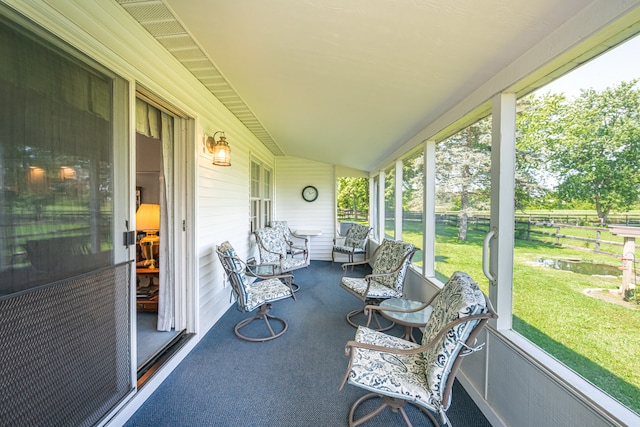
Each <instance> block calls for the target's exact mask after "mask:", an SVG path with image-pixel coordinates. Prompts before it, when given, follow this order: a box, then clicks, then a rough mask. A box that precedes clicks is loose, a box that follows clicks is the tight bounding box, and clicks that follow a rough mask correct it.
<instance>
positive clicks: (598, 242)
mask: <svg viewBox="0 0 640 427" xmlns="http://www.w3.org/2000/svg"><path fill="white" fill-rule="evenodd" d="M596 252H600V230H596Z"/></svg>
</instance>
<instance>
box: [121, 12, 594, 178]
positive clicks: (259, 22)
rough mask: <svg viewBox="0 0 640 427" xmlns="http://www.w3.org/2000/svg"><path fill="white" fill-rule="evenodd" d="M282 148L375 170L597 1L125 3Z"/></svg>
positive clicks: (274, 147)
mask: <svg viewBox="0 0 640 427" xmlns="http://www.w3.org/2000/svg"><path fill="white" fill-rule="evenodd" d="M118 1H119V2H120V3H121V4H122V6H123V7H124V8H125V9H126V10H127V11H129V12H130V13H131V15H132V16H133V17H134V18H135V19H136V20H138V21H139V22H140V23H141V24H142V25H143V26H144V27H145V28H146V29H147V30H148V31H149V32H150V33H151V34H152V35H153V36H154V37H156V39H157V40H158V41H159V42H160V43H162V44H163V45H164V46H165V47H166V48H167V49H168V50H169V51H171V53H173V55H174V56H175V57H176V58H178V60H180V61H181V62H182V63H183V64H184V65H185V67H187V68H188V69H189V70H190V71H191V72H192V73H193V74H194V75H195V76H196V77H198V78H199V79H200V81H201V82H202V83H203V84H204V85H205V86H206V87H207V88H208V89H209V90H211V92H212V93H213V94H214V95H216V96H217V97H218V98H219V99H220V100H221V101H222V102H223V103H224V104H225V105H227V107H228V108H229V109H230V110H231V111H232V112H233V113H234V114H235V115H236V116H237V117H238V118H239V119H240V120H241V121H243V122H244V123H245V124H246V125H247V127H248V128H249V129H250V130H251V131H252V132H253V133H254V134H255V135H256V137H257V138H259V139H260V140H261V141H262V142H263V143H264V144H265V145H266V146H267V147H268V148H269V149H270V150H271V151H272V152H273V153H274V154H275V155H278V156H280V155H288V156H295V157H300V158H305V159H311V160H316V161H320V162H325V163H330V164H337V165H341V166H346V167H351V168H355V169H360V170H364V171H370V170H372V169H373V168H374V167H376V166H378V165H379V164H380V162H381V161H383V160H384V159H385V158H386V157H387V156H389V155H390V154H391V153H393V152H394V151H395V150H396V149H397V148H398V147H400V146H402V145H403V144H405V143H406V142H407V141H408V140H409V139H410V138H411V137H413V136H414V135H416V134H417V133H418V132H419V131H420V130H422V129H423V128H425V127H426V126H427V125H428V124H430V123H431V122H433V121H434V120H435V119H437V118H438V117H439V116H440V115H441V114H442V113H443V112H445V111H447V110H449V109H450V108H452V107H453V106H455V105H456V104H458V103H459V102H460V101H462V100H463V99H465V98H466V97H467V96H469V95H470V94H471V93H472V92H473V91H474V90H476V89H477V88H479V87H481V86H482V85H483V84H484V83H486V82H487V80H489V79H490V78H491V77H493V76H494V75H495V74H496V73H498V72H499V71H500V70H501V69H503V68H504V67H506V66H507V65H509V64H511V63H512V62H513V61H514V60H516V59H517V58H518V57H520V56H521V55H523V54H524V53H525V52H526V51H527V50H529V49H530V48H531V47H532V46H534V45H535V44H536V43H538V42H539V41H540V40H542V39H543V38H545V37H546V36H547V35H549V34H550V33H551V32H553V31H554V30H555V29H557V27H559V26H561V25H562V24H563V23H564V22H566V21H568V20H570V19H571V17H573V16H575V15H576V14H577V13H578V12H579V11H581V10H582V9H584V8H585V7H587V6H588V5H589V4H590V3H592V1H589V0H563V1H557V0H536V1H531V0H484V1H472V0H350V1H343V0H269V1H264V0H188V1H185V0H157V1H153V0H151V1H149V0H118Z"/></svg>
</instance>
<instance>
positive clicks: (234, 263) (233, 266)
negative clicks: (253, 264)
mask: <svg viewBox="0 0 640 427" xmlns="http://www.w3.org/2000/svg"><path fill="white" fill-rule="evenodd" d="M216 252H217V253H218V257H219V258H220V263H221V264H222V268H224V271H225V273H226V274H227V277H228V278H229V283H231V289H232V290H233V294H234V296H235V297H236V301H237V303H238V309H239V310H241V311H250V310H249V308H248V306H247V301H248V295H247V283H248V282H247V276H246V274H245V268H246V266H245V264H244V263H243V262H242V261H241V260H240V258H238V255H237V254H236V251H235V249H233V246H231V243H229V242H222V243H221V244H220V246H218V247H217V248H216Z"/></svg>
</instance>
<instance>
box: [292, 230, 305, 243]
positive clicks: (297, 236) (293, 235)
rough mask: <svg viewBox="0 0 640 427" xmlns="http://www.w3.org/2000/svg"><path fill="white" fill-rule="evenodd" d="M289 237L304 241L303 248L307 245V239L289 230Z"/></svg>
mask: <svg viewBox="0 0 640 427" xmlns="http://www.w3.org/2000/svg"><path fill="white" fill-rule="evenodd" d="M289 235H290V236H291V237H295V238H296V239H300V240H304V245H305V246H307V244H308V243H309V239H308V238H307V237H305V236H301V235H300V234H297V233H296V232H295V231H291V230H289Z"/></svg>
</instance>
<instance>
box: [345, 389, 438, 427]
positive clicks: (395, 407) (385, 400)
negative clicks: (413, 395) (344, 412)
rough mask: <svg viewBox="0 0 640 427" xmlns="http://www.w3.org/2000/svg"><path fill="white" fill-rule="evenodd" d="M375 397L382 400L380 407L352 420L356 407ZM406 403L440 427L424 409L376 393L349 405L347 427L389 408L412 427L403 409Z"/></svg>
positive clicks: (360, 422) (351, 426)
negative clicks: (398, 413)
mask: <svg viewBox="0 0 640 427" xmlns="http://www.w3.org/2000/svg"><path fill="white" fill-rule="evenodd" d="M376 397H377V398H380V399H382V403H381V404H380V406H378V407H377V408H376V409H374V410H373V411H371V412H369V413H368V414H366V415H364V416H362V417H360V418H358V419H357V420H354V419H353V417H354V415H355V412H356V409H357V408H358V406H360V404H362V403H363V402H366V401H367V400H369V399H373V398H376ZM407 403H409V404H411V405H413V406H415V407H416V408H418V409H419V410H420V411H421V412H422V413H423V414H425V415H426V416H427V417H428V418H429V420H430V421H431V423H432V424H433V425H434V426H439V425H440V424H439V423H438V421H437V420H436V419H435V417H434V416H433V415H432V414H431V413H430V412H429V411H427V410H425V409H424V408H421V407H420V406H418V405H415V404H413V403H412V402H408V401H406V400H403V399H397V398H395V397H389V396H383V395H381V394H378V393H368V394H365V395H364V396H362V397H361V398H360V399H358V400H356V401H355V402H354V403H353V405H351V410H350V411H349V427H355V426H358V425H360V424H362V423H364V422H367V421H369V420H370V419H372V418H373V417H375V416H376V415H378V414H379V413H380V412H382V410H384V409H385V408H389V409H391V411H393V412H400V415H402V419H403V420H404V422H405V423H406V424H407V426H408V427H413V424H411V421H410V420H409V417H408V415H407V412H406V411H405V409H404V408H405V406H406V405H407Z"/></svg>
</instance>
